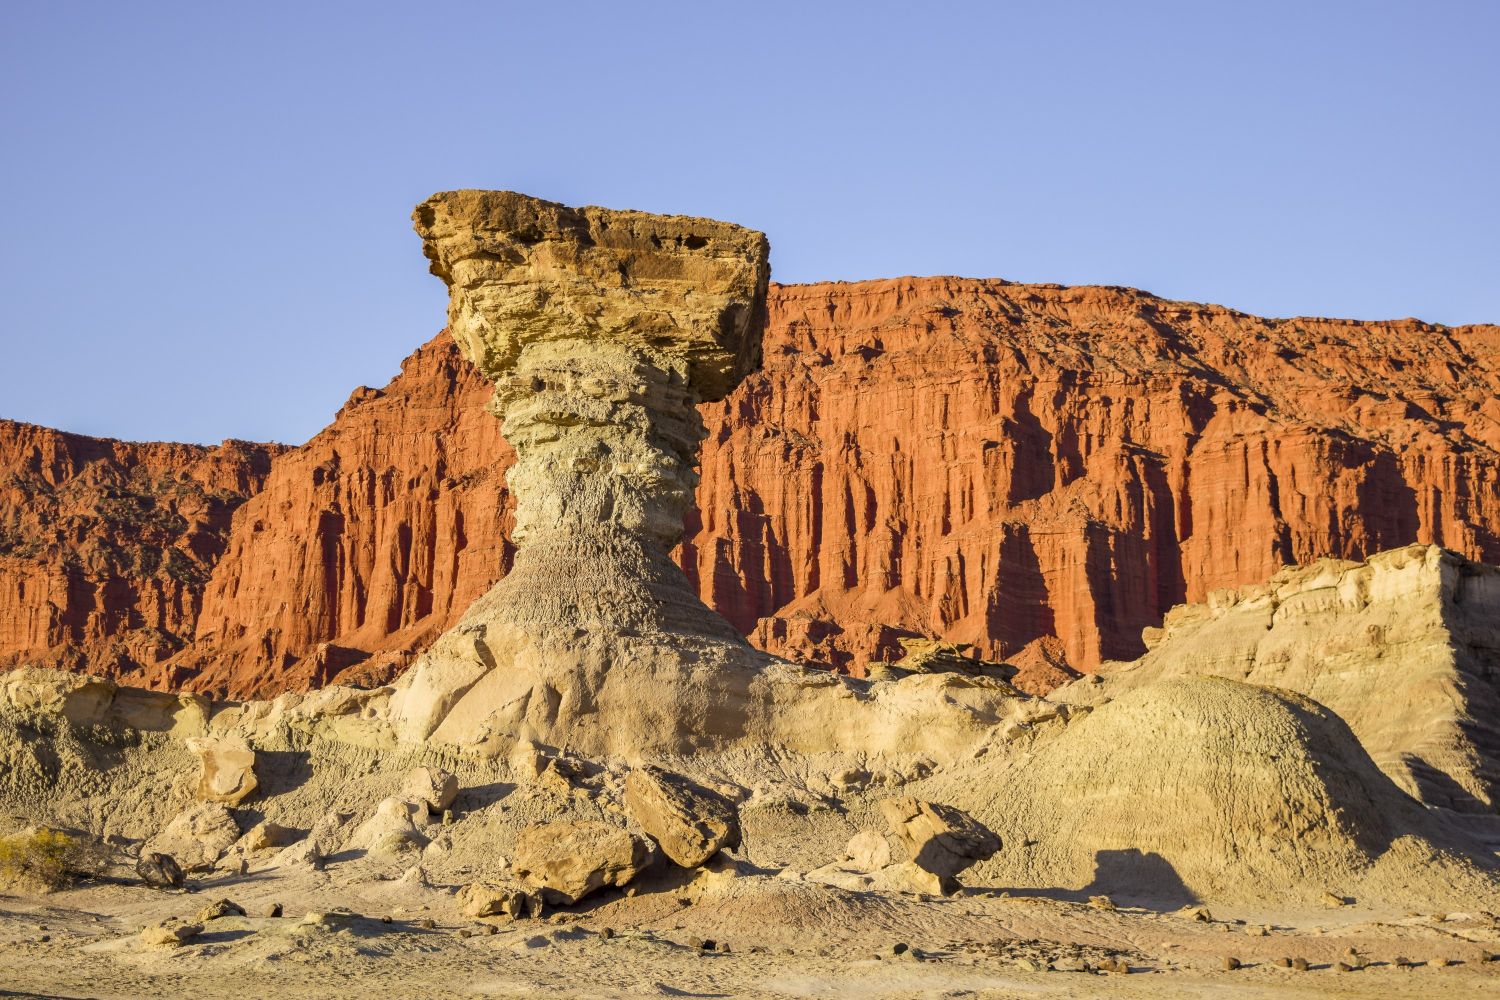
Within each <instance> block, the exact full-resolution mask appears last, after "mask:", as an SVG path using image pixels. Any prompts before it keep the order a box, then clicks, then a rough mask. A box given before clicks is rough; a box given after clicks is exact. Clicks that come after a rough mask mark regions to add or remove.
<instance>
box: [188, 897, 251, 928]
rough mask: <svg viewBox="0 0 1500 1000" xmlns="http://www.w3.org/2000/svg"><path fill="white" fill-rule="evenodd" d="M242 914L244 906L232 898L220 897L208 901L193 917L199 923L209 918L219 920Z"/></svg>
mask: <svg viewBox="0 0 1500 1000" xmlns="http://www.w3.org/2000/svg"><path fill="white" fill-rule="evenodd" d="M244 915H245V908H244V907H243V906H240V905H239V904H238V903H236V902H234V901H232V900H228V899H220V900H217V901H215V902H212V903H209V904H208V905H207V906H205V907H204V908H203V909H201V910H199V911H198V915H197V916H196V917H194V918H193V919H195V920H197V921H198V922H199V923H200V924H206V923H208V922H209V921H210V920H219V919H222V918H224V917H243V916H244Z"/></svg>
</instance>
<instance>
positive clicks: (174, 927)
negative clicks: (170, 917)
mask: <svg viewBox="0 0 1500 1000" xmlns="http://www.w3.org/2000/svg"><path fill="white" fill-rule="evenodd" d="M202 933H203V925H202V924H158V925H157V926H155V927H147V928H146V929H145V930H143V931H141V940H142V941H144V942H145V943H146V944H149V945H152V946H154V947H158V948H176V947H178V946H179V945H184V944H187V943H188V942H189V941H191V940H192V939H193V938H195V937H197V936H198V935H199V934H202Z"/></svg>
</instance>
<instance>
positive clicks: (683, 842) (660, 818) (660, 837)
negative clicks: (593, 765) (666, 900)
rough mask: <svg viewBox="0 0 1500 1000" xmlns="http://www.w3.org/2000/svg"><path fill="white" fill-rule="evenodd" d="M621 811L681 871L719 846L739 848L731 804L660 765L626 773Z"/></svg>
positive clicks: (710, 855)
mask: <svg viewBox="0 0 1500 1000" xmlns="http://www.w3.org/2000/svg"><path fill="white" fill-rule="evenodd" d="M625 807H626V809H628V810H629V811H630V815H631V818H633V819H634V820H635V821H636V822H637V823H639V824H640V825H641V829H643V830H645V831H646V832H647V833H648V834H650V835H651V837H652V838H653V839H654V840H655V841H656V842H657V843H658V844H659V845H661V850H662V853H663V854H665V855H666V856H667V857H669V858H671V859H672V861H674V862H675V863H677V864H679V865H682V866H683V867H684V868H696V867H697V866H698V865H701V864H703V863H704V862H705V861H707V860H708V859H709V858H711V857H713V856H714V855H715V854H717V853H718V852H719V849H720V848H722V847H726V846H727V847H738V846H739V842H740V824H739V816H738V814H737V813H736V811H735V808H734V805H733V804H732V803H730V802H728V801H727V800H725V799H724V798H722V797H720V796H719V795H717V794H715V793H713V792H710V791H708V790H707V789H705V788H702V787H699V786H697V785H694V784H692V783H691V782H689V781H688V780H687V779H686V778H683V777H682V776H680V775H676V774H672V773H670V772H668V771H664V770H662V769H661V768H659V767H651V766H649V765H648V766H645V767H638V768H636V769H635V770H633V771H631V772H630V776H629V777H628V778H626V779H625Z"/></svg>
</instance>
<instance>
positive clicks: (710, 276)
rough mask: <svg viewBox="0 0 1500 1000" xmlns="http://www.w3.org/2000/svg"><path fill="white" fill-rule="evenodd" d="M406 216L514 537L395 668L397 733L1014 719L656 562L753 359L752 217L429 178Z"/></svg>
mask: <svg viewBox="0 0 1500 1000" xmlns="http://www.w3.org/2000/svg"><path fill="white" fill-rule="evenodd" d="M414 219H415V222H416V229H417V232H418V233H419V234H420V235H421V236H422V240H423V248H424V252H425V253H426V255H427V257H428V258H429V259H430V260H431V261H432V271H433V273H434V274H436V275H437V276H438V277H440V278H442V279H443V280H444V282H446V283H447V285H448V287H449V292H450V300H449V308H448V320H449V326H450V328H451V330H452V333H453V337H454V340H455V341H456V342H457V343H458V344H459V346H460V348H461V349H462V350H463V352H464V353H465V354H466V355H467V356H468V357H469V358H470V359H471V360H472V361H473V363H474V364H475V366H476V367H477V368H478V369H479V371H480V372H481V373H482V374H483V375H485V376H486V377H488V378H490V379H493V380H494V382H495V386H496V387H495V395H494V401H493V409H494V411H495V413H496V414H497V415H498V416H500V417H501V419H502V420H503V422H504V433H505V436H506V438H507V439H508V440H509V442H510V444H511V446H512V447H513V448H514V449H515V453H516V460H515V464H514V466H512V467H511V469H510V472H509V476H508V487H509V490H510V492H511V494H512V495H513V496H514V498H515V502H516V511H515V526H514V529H513V531H512V534H511V538H512V540H513V542H514V543H515V544H516V545H517V546H518V550H517V553H516V556H515V561H514V564H513V566H512V568H511V570H510V572H509V573H508V574H507V575H506V576H505V577H504V578H503V579H502V580H501V581H500V582H499V583H497V584H495V586H494V587H493V588H492V589H491V590H490V591H489V592H488V593H487V594H485V595H484V596H483V597H481V598H480V599H479V600H478V601H476V602H475V603H474V604H473V605H472V606H471V607H470V609H469V610H468V612H467V613H466V614H465V616H464V618H463V619H462V620H461V621H460V622H459V623H458V624H457V625H456V626H454V627H453V628H452V629H450V630H449V631H448V632H446V633H444V635H443V636H442V637H440V638H439V639H438V640H437V641H436V642H435V643H434V644H433V646H432V647H431V648H430V649H429V650H428V651H427V652H426V653H425V654H424V655H423V656H422V657H421V658H419V659H418V660H417V661H416V663H415V664H414V665H413V667H412V669H411V670H410V671H408V672H407V673H406V674H404V675H403V676H402V677H401V678H400V680H399V681H398V682H397V685H396V691H395V693H394V694H393V695H392V698H391V704H390V712H391V715H390V718H391V721H392V722H393V723H394V725H395V726H396V729H397V733H398V735H399V736H400V737H401V738H404V739H409V740H429V739H430V740H434V741H437V742H443V743H450V744H456V745H461V746H469V747H477V748H480V749H482V750H488V751H491V752H495V753H500V752H503V751H504V749H505V747H506V746H508V745H509V744H510V743H512V742H513V741H516V740H521V739H525V740H531V741H533V742H536V743H539V744H547V745H553V746H568V747H570V748H572V749H574V750H577V751H581V752H586V753H603V754H609V753H618V754H623V755H629V756H637V757H639V756H641V755H643V754H650V753H655V752H679V751H687V750H695V749H707V748H711V747H724V746H728V745H730V744H731V743H733V742H735V741H737V740H741V739H746V738H749V739H754V740H756V741H763V740H774V741H776V742H778V743H781V744H783V745H786V746H789V747H795V748H800V749H803V750H813V751H822V750H835V749H841V748H853V747H858V748H859V749H860V750H862V751H866V752H884V751H886V750H890V751H892V752H905V753H914V752H928V751H930V752H936V753H940V754H943V755H946V754H951V753H954V752H961V749H960V748H962V747H964V746H966V745H968V744H969V743H971V742H972V741H973V740H975V739H980V738H983V735H984V734H985V733H986V732H987V731H988V730H989V729H990V728H991V727H993V726H994V725H995V723H996V721H997V720H998V719H999V717H1000V716H1001V715H1003V714H1005V713H1006V710H1005V709H1004V708H1002V707H1000V706H1001V703H1002V702H1004V701H1005V700H1006V696H1007V692H1008V689H1005V690H1002V688H1004V686H1003V685H1000V686H998V687H997V686H995V685H987V684H984V683H980V682H978V681H975V680H974V679H972V678H959V679H955V678H953V677H944V676H939V675H934V676H933V677H927V678H922V679H921V680H920V681H918V682H915V683H908V684H904V685H903V686H902V687H901V689H900V690H899V691H898V690H896V689H895V688H894V687H893V686H888V687H887V688H885V689H882V690H881V691H878V692H875V691H872V690H868V689H867V687H855V686H853V685H854V684H857V683H859V682H850V681H848V680H846V679H841V678H836V677H832V676H830V675H828V674H826V673H822V672H820V671H814V670H808V669H806V668H802V667H798V666H794V665H792V664H789V663H786V662H784V661H781V660H777V659H775V658H774V657H771V656H769V655H767V654H765V653H762V652H760V651H758V650H756V649H755V648H753V647H752V646H750V645H749V644H748V643H747V642H746V641H745V639H744V638H743V637H742V636H741V635H740V634H739V633H738V632H737V631H736V630H735V629H734V627H733V626H731V625H730V624H729V623H728V622H727V621H725V620H724V619H723V618H721V617H720V616H719V615H718V614H716V613H715V612H713V611H711V610H709V609H708V607H706V606H705V605H704V604H703V602H702V601H701V600H699V598H698V596H697V593H696V592H695V590H694V589H693V587H692V586H691V584H690V583H689V582H688V579H687V577H686V576H685V575H684V574H683V572H682V570H681V569H680V568H679V567H678V565H677V564H676V562H674V560H673V559H672V558H671V551H672V548H673V546H675V545H676V544H677V542H678V541H679V540H680V539H681V537H682V532H683V518H684V516H685V514H686V513H687V511H688V510H689V508H690V507H691V505H692V503H693V491H694V488H695V486H696V485H697V480H698V476H697V472H696V468H695V466H696V460H697V453H698V446H699V444H700V443H701V442H702V440H703V437H704V427H703V421H702V418H701V417H700V416H699V413H698V411H697V409H696V405H697V404H698V403H699V402H705V401H713V400H718V399H722V398H723V397H724V396H725V395H726V394H727V393H728V392H729V391H730V390H731V389H733V388H734V386H735V385H736V384H738V383H739V381H740V380H741V379H743V378H744V377H745V376H746V375H748V374H750V373H751V372H752V371H754V370H755V369H756V368H757V367H758V366H759V364H760V347H761V343H760V338H761V332H762V328H763V326H764V321H765V320H764V317H765V299H766V287H767V282H768V279H769V274H770V268H769V264H768V260H767V258H768V253H769V247H768V245H767V243H766V239H765V237H764V236H763V235H761V234H760V233H758V232H754V231H752V230H748V229H743V228H741V227H739V226H734V225H730V224H728V223H723V222H714V221H711V220H707V219H693V218H685V217H682V216H660V215H648V214H646V213H643V212H622V211H611V210H608V209H602V208H583V209H573V208H567V207H565V206H562V205H558V204H554V203H552V202H546V201H539V200H537V199H534V198H528V197H526V196H524V195H519V194H514V193H511V192H503V191H453V192H447V193H444V194H439V195H435V196H433V197H432V198H430V199H428V200H427V201H426V202H424V203H423V204H421V205H420V206H418V207H417V210H416V212H415V213H414ZM498 458H499V456H498V455H497V460H498ZM1010 693H1012V694H1013V692H1010ZM1011 701H1013V702H1014V701H1016V699H1011ZM854 705H858V706H860V708H859V710H855V709H854V708H853V707H852V706H854Z"/></svg>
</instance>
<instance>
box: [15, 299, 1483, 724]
mask: <svg viewBox="0 0 1500 1000" xmlns="http://www.w3.org/2000/svg"><path fill="white" fill-rule="evenodd" d="M770 316H771V319H770V328H769V330H768V332H767V335H766V343H765V351H764V354H765V365H764V369H763V370H762V371H761V372H759V373H757V374H755V375H752V376H751V377H750V378H749V379H747V380H746V381H745V383H744V384H742V385H741V386H740V387H739V388H738V389H737V390H736V391H735V392H734V393H733V394H732V395H731V396H730V397H729V398H728V399H726V400H725V401H724V402H722V403H715V404H709V405H705V406H704V407H703V408H702V410H703V414H704V418H705V421H706V423H707V425H708V429H709V438H708V440H707V441H706V442H705V444H704V449H703V469H702V482H701V484H700V486H699V490H698V508H699V509H698V513H697V514H696V515H694V516H691V517H690V518H689V524H688V535H687V540H686V541H685V542H684V545H683V547H682V549H681V558H682V561H683V564H684V568H685V569H686V570H687V571H688V574H689V577H690V578H691V579H692V580H693V581H694V582H695V584H696V585H697V586H698V588H699V590H700V593H701V594H702V595H703V597H704V599H705V601H706V602H707V603H708V604H709V605H710V606H712V607H714V608H715V609H717V610H718V611H719V612H720V613H722V614H723V615H725V616H726V617H727V618H728V619H729V620H730V621H731V622H733V623H734V624H735V625H736V626H738V627H739V628H740V629H742V630H744V631H745V632H747V633H749V634H750V635H751V637H752V639H753V641H755V642H756V643H757V644H758V645H761V646H763V647H764V648H767V649H769V650H771V651H772V652H777V653H781V654H783V655H789V656H793V657H795V658H801V659H811V660H815V661H818V662H821V663H824V664H826V665H829V666H833V667H836V668H838V669H842V670H849V671H853V672H860V671H861V670H862V669H863V668H864V665H865V664H866V663H867V662H869V660H871V659H872V658H875V659H895V658H899V656H900V649H899V645H898V643H897V641H896V640H897V638H898V637H899V636H900V635H901V634H903V633H912V632H916V633H923V634H928V635H937V636H941V637H943V638H945V639H948V640H951V641H959V642H972V643H974V644H976V646H977V647H978V650H977V652H978V653H979V654H981V655H983V656H985V657H987V658H992V659H1009V660H1011V661H1012V662H1015V663H1017V664H1019V665H1021V666H1022V667H1023V672H1022V675H1021V678H1020V680H1019V682H1018V683H1020V684H1021V685H1022V686H1028V685H1029V686H1031V687H1032V688H1033V689H1036V688H1043V687H1047V686H1050V685H1052V684H1055V683H1057V682H1059V681H1060V680H1061V679H1063V678H1065V677H1066V676H1067V670H1066V668H1075V669H1092V668H1093V667H1094V666H1095V665H1097V664H1098V663H1099V662H1100V661H1102V660H1106V659H1114V660H1120V659H1130V658H1133V657H1135V656H1136V655H1138V654H1140V653H1141V652H1143V651H1144V648H1145V647H1144V646H1143V645H1142V643H1141V638H1140V633H1141V629H1142V628H1143V627H1145V626H1151V625H1155V624H1158V623H1159V622H1160V620H1161V618H1162V615H1163V614H1164V613H1165V612H1166V611H1167V609H1169V608H1170V607H1172V606H1173V605H1174V604H1179V603H1182V602H1183V601H1201V600H1203V599H1204V598H1205V597H1206V596H1207V595H1208V594H1209V592H1210V591H1213V590H1215V589H1217V588H1224V587H1235V586H1240V585H1243V584H1248V583H1253V582H1255V581H1258V580H1263V579H1265V578H1267V577H1269V576H1271V575H1272V574H1273V573H1274V572H1275V571H1276V570H1277V569H1279V568H1280V567H1282V566H1285V565H1290V564H1302V563H1307V562H1311V561H1312V560H1314V559H1317V558H1320V557H1323V556H1337V557H1341V558H1348V559H1356V560H1357V559H1363V558H1365V557H1366V556H1368V555H1370V554H1372V553H1374V552H1377V551H1380V550H1383V549H1390V548H1395V547H1398V546H1401V545H1406V544H1409V543H1412V542H1432V543H1436V544H1439V545H1443V546H1446V547H1448V548H1451V549H1455V550H1457V551H1459V552H1460V553H1462V554H1464V555H1466V556H1469V557H1470V558H1474V559H1478V560H1481V561H1486V562H1500V484H1497V475H1500V462H1497V451H1500V328H1497V327H1493V326H1485V327H1465V328H1442V327H1434V326H1430V325H1427V324H1423V323H1420V322H1417V321H1398V322H1393V323H1360V322H1353V321H1342V320H1319V319H1305V320H1304V319H1296V320H1267V319H1260V318H1256V317H1252V316H1247V315H1245V314H1242V313H1237V312H1234V311H1232V310H1227V309H1223V308H1220V307H1216V306H1204V305H1196V304H1192V303H1180V302H1170V301H1165V300H1161V299H1157V298H1153V297H1152V296H1149V295H1146V294H1144V293H1140V292H1135V291H1131V290H1128V289H1116V288H1062V287H1058V286H1050V285H1012V284H1007V283H1005V282H1000V281H977V280H963V279H951V278H930V279H911V278H907V279H896V280H891V281H879V282H865V283H860V284H824V285H808V286H789V287H779V288H778V287H773V288H772V294H771V298H770ZM488 396H489V391H488V389H487V388H485V387H484V386H482V385H481V384H480V381H479V379H478V378H477V376H476V375H475V374H474V373H473V371H472V370H471V369H470V368H469V367H468V366H467V365H466V364H465V363H464V362H462V361H461V360H460V358H459V357H458V354H457V350H456V349H455V348H454V346H453V345H452V343H451V341H449V340H448V339H447V338H446V337H439V338H436V339H435V340H433V341H432V342H431V343H429V344H428V345H426V346H425V347H423V348H422V349H421V350H419V351H418V352H417V353H416V354H415V355H413V356H412V357H411V358H410V359H408V361H407V362H406V364H405V366H404V367H403V370H402V373H401V374H400V375H399V376H398V377H397V378H396V379H395V380H394V381H393V382H392V383H391V384H390V385H389V386H387V387H386V389H385V390H384V391H383V392H377V391H375V390H368V389H363V390H359V391H357V392H356V393H355V396H354V397H353V398H352V399H351V401H350V405H348V406H346V407H345V408H344V410H342V411H341V412H340V414H339V416H338V418H337V419H336V420H335V421H334V423H333V424H332V425H331V426H330V427H329V428H328V429H327V430H325V431H324V432H323V433H322V434H320V435H318V437H316V438H314V439H313V440H312V441H310V442H309V443H308V444H307V445H304V446H303V447H302V448H299V449H295V450H293V451H290V452H288V453H286V454H284V455H282V456H280V457H279V458H277V459H276V461H275V463H274V468H273V470H272V472H271V474H270V475H269V477H268V478H267V479H266V483H265V487H264V489H263V490H261V491H260V492H259V493H258V494H257V495H256V496H254V497H253V498H252V499H251V500H250V501H248V502H246V503H245V504H244V505H243V506H242V507H241V508H240V509H239V510H238V511H237V512H236V513H235V516H234V525H233V530H232V532H231V534H230V537H229V540H228V543H227V548H226V550H225V554H224V557H223V558H222V559H220V560H218V562H217V564H216V565H215V566H214V567H213V574H212V580H211V581H210V582H209V584H208V585H207V588H206V591H205V594H204V598H203V610H202V614H201V615H199V616H198V617H197V630H196V634H197V640H196V642H195V643H194V644H193V647H192V648H190V649H188V650H186V651H184V652H182V653H180V654H178V655H176V656H175V657H173V658H172V659H171V660H170V661H168V662H167V663H166V664H165V665H163V666H161V667H159V668H156V669H154V670H153V671H152V672H151V673H150V676H149V678H148V679H149V680H150V681H151V682H152V683H154V684H157V685H167V684H173V685H186V686H188V687H192V688H196V689H200V690H213V691H222V692H227V693H231V694H235V695H244V694H248V693H251V692H259V693H266V692H269V691H274V690H278V689H281V688H284V687H288V686H305V685H309V684H316V683H322V682H325V681H327V680H329V679H332V678H334V677H341V678H343V679H358V678H365V679H370V680H375V679H380V678H382V677H385V676H389V675H390V674H391V673H392V672H393V671H394V670H396V669H399V667H400V666H401V665H403V664H404V663H405V662H407V661H408V660H409V659H410V658H411V657H412V656H413V655H414V653H415V652H416V651H418V650H420V649H422V648H424V647H425V645H426V644H427V643H428V642H430V641H431V639H432V638H433V637H434V636H435V635H436V634H438V633H439V632H440V631H441V630H442V629H443V628H445V627H447V626H448V625H449V624H451V623H452V622H454V621H455V620H456V619H457V617H458V616H459V615H460V614H461V612H462V611H463V610H464V608H465V607H467V605H468V604H469V602H470V601H472V600H473V599H474V598H475V597H477V596H478V595H479V594H481V593H483V592H484V591H485V590H486V589H487V588H488V586H489V585H490V584H491V583H492V582H493V581H494V580H495V579H498V578H499V576H500V575H502V574H503V572H504V571H505V569H506V567H507V566H508V565H509V554H508V552H507V549H508V545H507V543H505V542H504V541H503V540H502V536H503V535H504V533H505V531H506V530H507V528H508V526H509V517H510V515H509V510H510V505H509V500H508V498H507V497H506V495H505V492H504V483H503V479H504V476H503V471H504V469H505V468H506V467H507V466H508V465H509V463H510V461H511V460H512V455H511V452H510V451H509V449H508V448H507V447H506V446H505V444H504V442H503V439H502V438H501V428H500V427H499V424H498V421H496V420H495V419H494V418H493V417H491V416H489V415H488V414H487V413H485V412H484V409H483V405H484V402H485V401H486V400H487V399H488ZM9 467H10V466H9V465H7V466H5V468H7V469H8V468H9ZM5 648H6V649H12V648H13V647H12V646H10V645H7V646H6V647H5Z"/></svg>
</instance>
